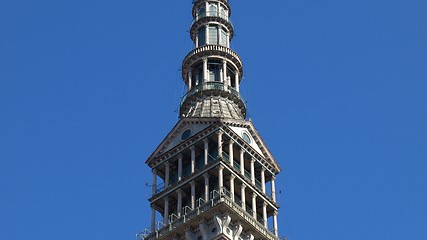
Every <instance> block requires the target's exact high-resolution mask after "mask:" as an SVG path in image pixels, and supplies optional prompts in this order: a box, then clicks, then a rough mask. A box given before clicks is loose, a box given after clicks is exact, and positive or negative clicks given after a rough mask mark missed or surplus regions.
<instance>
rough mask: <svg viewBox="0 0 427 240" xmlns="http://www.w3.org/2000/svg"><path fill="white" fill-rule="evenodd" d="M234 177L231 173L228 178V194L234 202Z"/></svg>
mask: <svg viewBox="0 0 427 240" xmlns="http://www.w3.org/2000/svg"><path fill="white" fill-rule="evenodd" d="M235 177H236V176H234V175H233V173H231V177H230V194H231V200H232V201H233V202H234V178H235Z"/></svg>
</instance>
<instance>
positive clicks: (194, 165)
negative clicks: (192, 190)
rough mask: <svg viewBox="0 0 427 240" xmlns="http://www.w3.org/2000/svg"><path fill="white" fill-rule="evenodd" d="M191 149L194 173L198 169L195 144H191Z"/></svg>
mask: <svg viewBox="0 0 427 240" xmlns="http://www.w3.org/2000/svg"><path fill="white" fill-rule="evenodd" d="M190 150H191V174H194V172H195V170H196V148H195V147H194V146H191V147H190Z"/></svg>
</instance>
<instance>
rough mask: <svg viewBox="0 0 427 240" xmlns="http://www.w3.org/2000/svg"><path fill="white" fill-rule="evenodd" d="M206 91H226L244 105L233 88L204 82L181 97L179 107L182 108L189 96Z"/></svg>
mask: <svg viewBox="0 0 427 240" xmlns="http://www.w3.org/2000/svg"><path fill="white" fill-rule="evenodd" d="M208 90H219V91H228V92H230V93H231V94H232V95H234V96H236V97H238V98H240V99H241V100H242V103H243V104H245V103H244V100H243V98H242V96H241V95H240V93H239V92H237V91H236V90H235V89H234V88H233V87H231V86H227V85H226V84H224V83H222V82H204V83H201V84H198V85H196V86H194V87H193V88H192V89H190V91H188V92H187V93H186V94H185V95H184V96H183V97H182V99H181V103H180V105H181V106H182V104H184V102H185V100H187V98H188V97H190V96H192V95H194V94H196V93H198V92H201V91H208Z"/></svg>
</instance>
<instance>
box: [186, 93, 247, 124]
mask: <svg viewBox="0 0 427 240" xmlns="http://www.w3.org/2000/svg"><path fill="white" fill-rule="evenodd" d="M190 104H191V107H190V108H189V110H188V111H187V112H184V113H183V114H184V117H221V118H230V119H244V115H243V114H242V113H241V112H240V110H239V108H238V106H237V104H236V103H234V102H233V101H232V100H230V99H228V98H223V97H219V96H218V97H217V96H209V97H205V98H199V99H197V101H193V102H191V103H190Z"/></svg>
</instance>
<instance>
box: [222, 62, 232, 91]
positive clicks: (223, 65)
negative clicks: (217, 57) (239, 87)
mask: <svg viewBox="0 0 427 240" xmlns="http://www.w3.org/2000/svg"><path fill="white" fill-rule="evenodd" d="M222 74H223V79H224V87H225V86H226V85H228V84H230V83H228V82H227V61H226V60H222Z"/></svg>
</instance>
